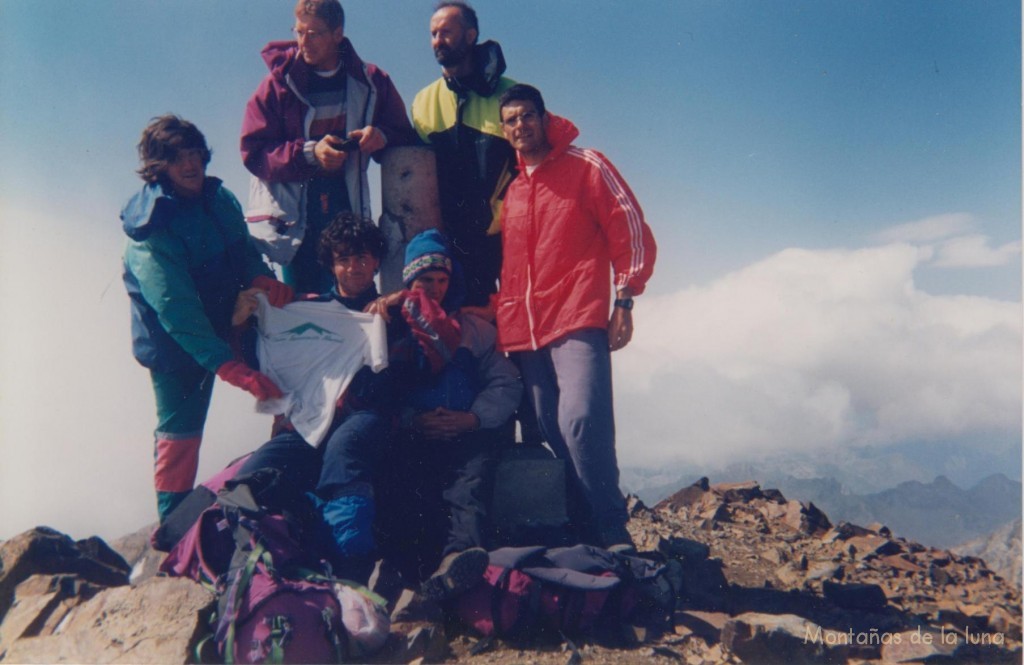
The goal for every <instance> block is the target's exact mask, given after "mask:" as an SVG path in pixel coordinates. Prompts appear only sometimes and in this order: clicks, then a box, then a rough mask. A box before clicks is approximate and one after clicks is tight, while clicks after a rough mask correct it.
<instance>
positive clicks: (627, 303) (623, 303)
mask: <svg viewBox="0 0 1024 665" xmlns="http://www.w3.org/2000/svg"><path fill="white" fill-rule="evenodd" d="M615 306H616V307H621V308H622V309H624V310H627V311H628V310H631V309H633V299H632V298H616V299H615Z"/></svg>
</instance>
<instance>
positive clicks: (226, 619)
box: [216, 542, 273, 664]
mask: <svg viewBox="0 0 1024 665" xmlns="http://www.w3.org/2000/svg"><path fill="white" fill-rule="evenodd" d="M235 554H236V556H237V555H238V554H239V552H238V551H236V553H235ZM260 561H263V562H264V565H268V564H269V565H270V567H271V569H272V567H273V562H272V561H270V557H269V556H267V550H266V547H265V546H264V545H263V544H262V543H259V542H257V543H255V544H254V545H253V548H252V551H251V552H249V553H248V556H247V557H246V560H245V565H244V566H242V567H240V568H237V569H235V570H234V572H233V573H230V574H229V575H230V578H229V583H228V587H227V589H226V591H225V593H223V594H222V595H221V597H220V602H219V603H218V605H219V607H218V612H217V613H218V614H219V615H220V621H218V623H217V632H216V637H217V641H218V642H220V641H222V640H223V642H224V662H225V663H229V664H230V663H233V662H234V657H235V656H234V651H235V622H236V621H237V620H238V615H239V613H240V612H241V609H242V601H243V600H244V598H245V591H246V589H248V588H249V584H250V583H251V582H252V576H253V574H254V573H255V572H256V565H257V564H258V563H259V562H260Z"/></svg>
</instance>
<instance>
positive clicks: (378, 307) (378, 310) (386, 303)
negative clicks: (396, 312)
mask: <svg viewBox="0 0 1024 665" xmlns="http://www.w3.org/2000/svg"><path fill="white" fill-rule="evenodd" d="M404 298H405V292H404V291H395V292H394V293H389V294H387V295H386V296H381V297H379V298H377V299H376V300H374V301H373V302H371V303H370V304H369V305H367V306H366V307H364V308H363V311H364V312H365V313H367V314H380V316H381V318H383V319H384V320H385V321H386V322H388V323H391V315H390V314H389V313H388V308H390V307H394V306H395V305H400V304H401V303H402V300H403V299H404Z"/></svg>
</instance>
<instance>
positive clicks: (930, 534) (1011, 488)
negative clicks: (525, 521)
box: [635, 473, 1021, 547]
mask: <svg viewBox="0 0 1024 665" xmlns="http://www.w3.org/2000/svg"><path fill="white" fill-rule="evenodd" d="M758 480H759V481H760V482H763V483H765V484H766V485H770V486H772V487H777V488H778V489H779V490H780V491H781V492H782V493H784V494H785V495H786V496H792V497H794V498H797V499H799V500H801V501H812V502H814V504H815V505H817V506H818V507H819V508H821V509H822V510H824V511H825V512H826V513H828V514H829V515H831V516H833V518H835V519H839V520H845V521H848V522H853V523H856V524H871V523H873V522H880V523H882V524H885V525H886V526H888V527H889V528H890V529H892V531H893V532H894V533H897V534H899V535H900V536H903V537H906V538H910V539H912V540H915V541H917V542H920V543H924V544H926V545H930V546H932V547H953V546H956V545H960V544H962V543H966V542H968V541H971V540H974V539H977V538H981V537H984V536H988V535H989V534H991V533H992V532H993V531H995V530H997V529H999V528H1000V527H1002V526H1004V525H1006V524H1007V523H1010V522H1012V521H1014V520H1019V519H1020V517H1021V483H1020V482H1019V481H1016V480H1011V479H1009V478H1007V477H1006V475H1004V474H1002V473H996V474H992V475H990V476H988V477H986V478H983V479H982V480H980V481H979V482H978V483H976V484H975V485H974V486H972V487H970V488H969V489H962V488H960V487H958V486H957V485H955V484H954V483H953V482H952V481H951V480H949V478H947V477H946V476H942V475H940V476H937V477H936V478H935V479H934V480H933V481H931V482H930V483H923V482H920V481H917V480H908V481H905V482H902V483H899V484H898V485H896V486H895V487H892V488H889V489H886V490H883V491H880V492H873V493H868V494H856V493H853V492H850V491H849V490H848V489H847V488H846V487H845V486H844V485H843V484H842V483H840V482H839V481H838V480H836V479H835V478H794V477H793V476H790V475H782V476H781V477H775V478H772V477H770V476H767V477H764V478H763V479H762V478H758ZM673 485H674V486H676V487H678V485H679V482H678V481H677V482H676V483H674V484H673ZM635 493H636V494H637V495H638V496H639V497H640V499H641V500H643V501H644V502H645V503H648V504H654V503H657V502H658V501H660V500H661V499H663V498H665V496H667V494H666V493H665V492H664V490H663V489H662V488H661V487H657V486H656V487H650V488H648V489H646V490H640V491H638V492H636V491H635Z"/></svg>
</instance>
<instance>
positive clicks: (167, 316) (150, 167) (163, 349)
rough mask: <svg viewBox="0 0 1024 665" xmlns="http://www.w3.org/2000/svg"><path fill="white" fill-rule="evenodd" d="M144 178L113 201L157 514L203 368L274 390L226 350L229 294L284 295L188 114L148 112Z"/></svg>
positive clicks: (179, 473)
mask: <svg viewBox="0 0 1024 665" xmlns="http://www.w3.org/2000/svg"><path fill="white" fill-rule="evenodd" d="M138 149H139V157H140V159H141V161H142V167H141V168H140V169H139V175H140V176H141V177H142V179H143V180H144V181H145V182H146V185H145V186H144V187H143V188H142V190H141V191H140V192H138V193H137V194H135V196H133V197H132V198H131V199H130V200H129V201H128V203H127V204H126V205H125V207H124V209H123V210H122V211H121V221H122V223H123V227H124V231H125V233H126V234H127V235H128V242H127V245H126V247H125V252H124V282H125V286H126V288H127V289H128V295H129V297H130V298H131V309H132V351H133V353H134V355H135V358H136V360H138V361H139V363H140V364H141V365H143V366H144V367H147V368H148V369H149V371H150V376H151V378H152V381H153V391H154V393H155V394H156V409H157V428H156V432H155V433H154V437H155V439H156V442H155V453H154V457H155V474H154V475H155V485H156V492H157V509H158V512H159V514H160V520H161V522H162V521H163V520H164V518H166V516H167V515H168V514H169V513H170V512H171V511H172V510H173V509H174V507H175V506H177V505H178V503H179V502H180V501H181V500H182V499H183V498H184V497H185V495H186V494H187V493H188V492H189V490H191V489H192V485H193V483H195V477H196V470H197V467H198V463H199V444H200V442H201V441H202V435H203V426H204V425H205V422H206V413H207V410H208V409H209V406H210V397H211V395H212V392H213V375H214V374H216V375H217V376H219V377H220V378H221V379H223V380H225V381H227V382H228V383H230V384H232V385H234V386H238V387H240V388H243V389H245V390H248V391H249V392H251V393H252V394H253V395H255V396H256V398H257V399H267V398H269V397H279V396H280V395H281V393H280V390H278V388H277V386H275V385H274V384H273V382H272V381H271V380H270V379H268V378H267V377H266V376H264V375H263V374H260V373H259V372H257V371H255V370H253V369H251V368H249V367H247V366H246V365H245V364H244V363H243V362H241V361H239V360H237V359H236V353H235V350H233V348H232V345H231V343H230V342H229V340H230V339H231V330H232V317H233V314H234V312H235V307H236V303H237V304H238V305H239V311H240V312H241V313H242V317H243V318H244V316H245V315H246V314H247V311H248V310H247V304H248V303H250V302H251V301H253V299H254V294H253V291H252V290H251V289H261V290H264V291H266V292H267V294H268V297H269V298H270V300H271V303H272V304H275V305H277V306H280V305H282V304H284V303H286V302H290V301H291V299H292V291H291V289H290V288H289V287H287V286H285V285H284V284H282V283H280V282H278V281H277V280H276V279H274V278H273V276H272V275H273V273H272V272H271V271H270V269H269V268H268V267H267V266H266V264H264V263H263V261H262V260H261V259H260V256H259V253H258V252H257V250H256V248H255V246H254V245H253V243H252V241H251V240H250V238H249V234H248V232H247V231H246V228H245V222H244V220H243V218H242V210H241V207H240V206H239V204H238V201H237V200H236V199H235V197H234V195H233V194H232V193H231V192H230V191H228V190H227V188H225V187H224V186H223V185H222V184H221V181H220V180H218V179H217V178H212V177H207V176H206V165H207V164H209V162H210V150H209V148H207V146H206V139H205V138H204V137H203V135H202V133H201V132H200V131H199V130H198V129H197V128H196V127H195V125H193V124H192V123H190V122H188V121H186V120H182V119H181V118H179V117H177V116H174V115H165V116H161V117H159V118H155V119H154V120H153V121H152V122H151V123H150V124H149V126H147V127H146V129H145V130H144V131H143V133H142V139H141V140H140V142H139V146H138Z"/></svg>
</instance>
